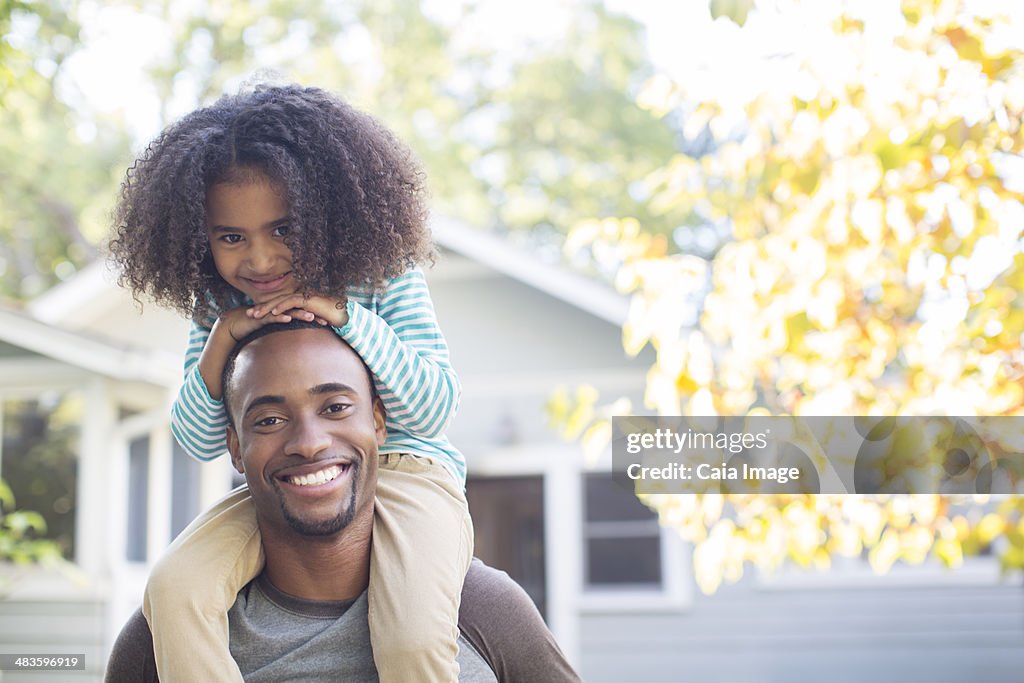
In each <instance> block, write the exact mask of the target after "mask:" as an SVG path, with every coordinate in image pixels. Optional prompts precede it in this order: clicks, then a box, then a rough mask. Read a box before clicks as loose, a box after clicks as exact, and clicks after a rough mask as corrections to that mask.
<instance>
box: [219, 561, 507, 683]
mask: <svg viewBox="0 0 1024 683" xmlns="http://www.w3.org/2000/svg"><path fill="white" fill-rule="evenodd" d="M228 624H229V634H230V636H229V640H230V646H231V656H232V657H234V658H235V661H236V662H238V666H239V668H240V669H241V670H242V676H243V677H244V678H245V680H246V681H247V682H249V683H262V682H264V681H266V682H267V683H279V682H280V681H292V680H294V681H340V680H344V681H368V682H370V681H377V680H378V679H377V669H376V668H375V667H374V665H373V651H372V649H371V647H370V629H369V626H368V621H367V598H366V592H365V591H364V592H363V594H362V595H360V596H359V597H358V598H356V599H355V600H348V601H341V602H322V601H316V600H304V599H302V598H297V597H295V596H293V595H288V594H286V593H282V592H281V591H279V590H277V588H275V587H274V585H273V584H271V583H270V582H269V581H268V580H267V579H266V578H265V577H264V576H262V575H260V576H259V577H257V578H256V579H255V580H254V581H252V582H251V583H250V584H249V585H247V586H246V587H245V588H243V589H242V591H241V592H240V593H239V594H238V599H237V600H235V604H234V605H233V606H232V607H231V610H230V611H229V612H228ZM458 662H459V669H460V672H459V680H460V681H468V682H472V683H478V682H479V683H484V682H486V683H496V682H497V678H495V675H494V672H493V671H491V668H490V667H489V666H488V664H487V662H486V661H485V660H484V659H483V657H481V656H480V654H479V653H478V652H477V651H476V650H475V649H474V648H473V646H472V645H471V644H470V643H469V642H468V641H467V640H466V639H465V638H463V637H462V636H460V637H459V656H458Z"/></svg>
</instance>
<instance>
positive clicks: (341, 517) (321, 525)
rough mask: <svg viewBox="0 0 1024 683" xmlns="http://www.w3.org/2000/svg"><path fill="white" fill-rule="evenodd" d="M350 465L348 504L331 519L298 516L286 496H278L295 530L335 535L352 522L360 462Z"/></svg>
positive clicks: (283, 510)
mask: <svg viewBox="0 0 1024 683" xmlns="http://www.w3.org/2000/svg"><path fill="white" fill-rule="evenodd" d="M349 467H350V471H349V473H348V475H349V477H351V481H352V486H351V489H350V490H349V497H348V505H347V506H346V507H345V510H344V511H342V512H339V513H338V514H337V515H335V516H334V517H331V518H330V519H321V520H312V521H311V520H308V519H303V518H301V517H298V516H297V515H295V514H294V513H293V512H292V511H291V510H290V509H289V508H288V506H287V505H285V502H284V497H283V496H280V495H279V496H278V500H279V501H280V502H281V514H282V515H284V519H285V521H286V522H288V526H290V527H291V528H292V530H293V531H295V532H296V533H299V534H302V535H303V536H333V535H334V534H337V533H338V532H340V531H341V530H342V529H344V528H345V527H347V526H348V525H349V524H350V523H351V522H352V519H353V517H355V514H356V493H357V487H358V483H359V463H357V462H353V463H352V464H351V465H350V466H349ZM275 488H276V482H275ZM278 493H279V494H280V491H278Z"/></svg>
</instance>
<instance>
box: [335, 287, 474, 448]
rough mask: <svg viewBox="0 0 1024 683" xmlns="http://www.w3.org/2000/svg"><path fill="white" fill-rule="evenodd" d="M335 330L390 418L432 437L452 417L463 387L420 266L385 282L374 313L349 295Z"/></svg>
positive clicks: (444, 427)
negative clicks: (341, 322) (366, 370)
mask: <svg viewBox="0 0 1024 683" xmlns="http://www.w3.org/2000/svg"><path fill="white" fill-rule="evenodd" d="M347 312H348V322H347V323H346V324H345V325H344V326H342V327H336V328H335V331H336V332H337V333H338V334H339V335H340V336H341V338H342V339H344V340H345V341H346V342H348V344H349V346H351V347H352V348H353V349H355V351H356V353H358V354H359V355H360V356H361V357H362V359H363V361H364V362H365V363H366V366H367V367H368V368H370V371H371V372H372V373H373V374H374V376H375V377H376V379H377V383H378V390H379V391H380V392H381V394H382V398H383V399H384V407H385V408H386V409H387V414H388V420H389V421H392V420H393V421H395V422H396V423H398V424H399V425H401V427H402V429H403V430H404V431H406V432H408V433H409V434H412V435H414V436H420V437H426V438H434V437H437V436H440V435H441V434H443V433H444V430H445V429H447V427H448V424H449V423H450V422H451V420H452V418H453V417H454V416H455V413H456V411H457V410H458V407H459V399H460V397H461V395H462V387H461V386H460V385H459V379H458V377H457V376H456V374H455V370H454V369H453V368H452V366H451V362H450V360H449V357H448V345H447V344H446V343H445V340H444V336H442V334H441V330H440V328H439V327H438V325H437V317H436V316H435V314H434V304H433V302H432V301H431V300H430V292H429V291H428V289H427V282H426V279H425V278H424V276H423V271H422V270H420V269H419V268H415V269H413V270H410V271H409V272H407V273H405V274H404V275H401V276H400V277H397V278H395V279H394V280H392V281H391V282H389V283H388V286H387V289H386V290H385V291H384V294H383V296H382V297H381V300H380V305H379V306H378V310H377V312H376V313H374V312H373V311H370V310H369V309H367V308H365V307H364V306H361V305H359V304H358V303H355V302H353V301H351V300H349V302H348V304H347Z"/></svg>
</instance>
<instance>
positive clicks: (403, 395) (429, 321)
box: [171, 268, 466, 486]
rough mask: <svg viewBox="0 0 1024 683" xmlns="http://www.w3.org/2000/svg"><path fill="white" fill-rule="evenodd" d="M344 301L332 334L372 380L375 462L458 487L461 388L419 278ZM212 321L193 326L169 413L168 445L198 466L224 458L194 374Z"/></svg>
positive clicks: (212, 408)
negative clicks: (380, 440) (380, 421)
mask: <svg viewBox="0 0 1024 683" xmlns="http://www.w3.org/2000/svg"><path fill="white" fill-rule="evenodd" d="M347 296H348V323H347V324H346V325H345V326H344V327H336V328H334V331H335V332H337V333H338V336H340V337H341V338H342V339H344V340H345V341H346V342H348V344H349V346H351V347H352V348H353V349H354V350H355V351H356V353H358V354H359V355H360V356H362V358H363V361H364V362H365V363H366V366H367V367H368V368H370V372H372V373H373V378H374V384H375V385H376V388H377V393H378V394H379V395H380V398H381V400H382V401H383V402H384V407H385V409H386V410H387V420H386V425H387V440H386V441H385V442H384V445H383V446H381V449H380V452H381V454H384V453H411V454H413V455H418V456H422V457H427V458H433V459H435V460H437V461H438V462H440V463H441V464H443V465H444V466H445V467H446V468H447V469H448V471H449V472H451V474H452V476H454V477H455V479H456V481H458V482H460V483H461V484H462V485H463V486H464V485H465V482H466V459H465V458H464V457H463V455H462V454H461V453H460V452H459V451H458V450H457V449H456V448H455V447H454V446H452V444H451V443H450V442H449V441H448V437H447V436H445V430H446V429H447V428H448V424H449V423H450V422H451V420H452V418H453V417H454V416H455V413H456V411H457V410H458V407H459V398H460V396H461V393H462V388H461V386H460V385H459V380H458V377H457V376H456V374H455V370H454V369H453V368H452V366H451V362H450V360H449V357H448V345H447V344H446V343H445V340H444V337H443V336H442V335H441V330H440V328H439V327H438V325H437V317H436V315H435V314H434V304H433V303H432V302H431V300H430V292H429V291H428V290H427V282H426V279H425V278H424V276H423V271H422V270H420V269H419V268H414V269H412V270H410V271H408V272H407V273H405V274H404V275H401V276H399V277H397V278H394V279H393V280H391V281H390V282H388V283H387V287H386V288H384V290H383V291H374V290H373V289H371V288H368V287H352V288H350V289H349V290H348V292H347ZM216 320H217V312H216V311H215V312H213V313H212V314H211V315H210V317H209V318H208V319H207V320H205V321H203V324H199V323H196V322H193V323H192V328H191V330H190V332H189V339H188V349H187V350H186V352H185V382H184V384H183V385H182V387H181V391H180V392H179V393H178V398H177V399H176V400H175V402H174V406H173V407H172V408H171V431H172V433H173V434H174V438H175V439H177V440H178V443H179V444H181V446H182V448H184V449H185V451H186V452H187V453H189V455H192V456H193V457H195V458H198V459H199V460H212V459H213V458H216V457H218V456H220V455H222V454H223V453H225V452H226V451H225V445H224V438H225V437H224V433H225V429H226V428H227V424H228V420H227V416H226V415H225V414H224V404H223V403H222V402H221V401H216V400H214V399H212V398H211V397H210V392H209V391H208V390H207V388H206V383H205V382H204V381H203V377H202V375H200V374H199V357H200V356H201V355H202V352H203V348H204V347H205V346H206V341H207V340H208V339H209V338H210V330H211V328H212V327H213V324H214V322H216Z"/></svg>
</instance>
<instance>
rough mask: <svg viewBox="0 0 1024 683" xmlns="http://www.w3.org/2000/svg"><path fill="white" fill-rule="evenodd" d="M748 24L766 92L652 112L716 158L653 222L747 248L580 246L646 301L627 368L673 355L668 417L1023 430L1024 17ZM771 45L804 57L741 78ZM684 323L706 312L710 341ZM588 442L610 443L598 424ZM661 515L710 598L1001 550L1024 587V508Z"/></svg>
mask: <svg viewBox="0 0 1024 683" xmlns="http://www.w3.org/2000/svg"><path fill="white" fill-rule="evenodd" d="M718 4H719V5H721V4H723V3H718ZM726 4H727V3H726ZM733 4H737V3H733ZM739 4H744V3H739ZM746 4H749V3H746ZM778 8H783V9H778ZM740 15H741V17H742V16H745V17H746V19H747V23H746V25H745V26H744V28H743V29H742V30H739V29H737V27H736V26H734V25H730V24H727V22H726V20H725V19H719V20H718V22H716V23H715V24H714V27H715V30H717V31H718V34H717V35H716V37H717V38H719V39H720V40H721V41H722V42H723V43H724V47H723V53H727V52H728V51H729V50H734V51H735V52H733V53H732V54H733V55H735V58H736V59H737V60H740V61H739V66H740V67H741V70H746V69H751V70H756V73H757V75H758V77H757V78H755V79H750V83H751V84H752V86H753V87H751V88H750V89H749V90H746V91H739V86H738V85H733V86H732V87H730V86H729V84H726V85H725V87H723V88H720V89H718V90H717V91H713V92H712V93H711V95H710V96H707V93H708V91H707V90H705V91H704V92H705V96H704V97H702V98H701V99H697V98H696V96H695V93H694V92H692V86H691V83H692V82H695V81H697V80H700V79H698V78H696V77H695V78H694V79H693V80H692V81H691V80H688V79H684V78H672V77H670V76H668V75H665V74H660V75H657V76H655V77H654V78H652V79H651V80H650V81H649V82H648V86H647V88H646V90H645V91H644V92H643V93H642V94H641V96H640V98H639V101H640V102H641V103H642V104H643V106H645V107H646V108H648V109H649V110H650V111H652V112H655V113H657V114H660V115H663V116H668V115H672V114H673V113H674V114H676V115H681V116H680V118H681V119H682V120H683V130H684V131H685V132H687V133H688V134H689V135H690V136H693V135H695V134H697V133H701V132H703V133H710V134H711V135H712V136H713V138H714V150H713V152H712V153H710V154H707V155H705V156H702V157H699V158H694V157H690V156H684V155H678V156H676V157H675V158H674V159H673V160H672V162H671V163H669V164H667V165H665V166H664V167H663V168H661V169H659V170H658V171H657V172H655V173H653V174H651V175H649V176H648V177H647V178H646V183H647V186H648V188H649V191H650V193H651V196H652V201H654V202H657V203H663V204H667V205H670V206H674V207H678V209H679V210H680V211H682V212H692V213H693V214H695V215H699V216H703V217H704V218H705V222H704V224H703V225H701V226H696V229H697V230H704V231H711V232H712V233H713V235H715V236H717V235H720V234H722V231H721V230H720V228H721V226H726V227H727V228H728V229H727V230H726V231H725V232H726V235H727V237H726V239H725V240H724V241H723V243H722V244H721V245H720V247H719V248H717V251H715V252H714V253H713V254H712V255H711V256H710V258H701V257H698V256H695V255H692V254H690V255H685V254H673V253H671V252H670V251H669V250H668V249H666V247H665V245H664V243H663V242H661V241H659V240H657V239H655V237H654V236H653V235H652V233H653V231H650V230H647V229H645V227H644V226H642V225H640V224H638V223H637V222H635V221H632V220H628V219H626V220H604V221H584V222H581V223H580V224H579V225H577V226H576V228H575V230H574V232H573V234H572V236H571V239H570V242H569V245H568V246H569V248H570V249H572V250H583V251H585V252H586V251H588V250H589V251H590V252H593V253H604V254H608V253H612V254H614V255H615V259H614V260H617V262H618V263H620V264H621V265H620V267H619V268H618V272H617V282H618V284H619V286H620V287H621V289H622V290H623V291H626V292H630V293H631V295H632V297H633V305H632V307H631V313H630V318H629V321H628V322H627V324H626V326H625V328H624V330H623V340H624V345H625V347H626V349H627V350H628V351H630V352H633V353H635V352H637V351H638V350H639V349H640V348H642V347H643V346H644V345H646V344H651V345H652V346H653V347H654V349H655V350H656V352H657V361H656V363H655V365H654V367H652V368H651V371H650V373H649V375H648V382H647V393H646V404H647V406H648V407H649V408H651V409H654V410H656V411H657V412H658V413H660V414H663V415H673V414H690V415H705V414H712V415H718V414H721V415H724V414H733V415H743V414H746V413H748V412H749V411H752V410H768V411H772V412H775V413H780V414H792V415H829V414H833V415H844V414H852V415H858V414H889V415H895V414H906V415H918V414H920V415H927V414H935V413H943V414H947V415H974V414H988V415H1020V414H1022V413H1024V390H1022V387H1021V378H1022V376H1024V354H1022V351H1021V344H1020V340H1021V338H1022V337H1021V335H1022V334H1024V299H1022V298H1021V297H1020V295H1019V292H1020V291H1021V289H1022V286H1024V254H1022V253H1021V251H1022V249H1021V242H1020V239H1021V226H1022V225H1024V220H1022V219H1024V208H1022V201H1024V174H1022V167H1024V157H1022V153H1024V135H1022V131H1021V119H1022V116H1024V52H1022V51H1021V46H1020V44H1019V41H1014V40H1013V39H1011V38H1010V36H1012V35H1016V34H1019V32H1020V31H1021V30H1022V28H1024V11H1022V10H1021V9H1019V8H1018V7H1017V6H1016V5H1013V6H1010V5H1008V4H999V3H986V4H978V3H969V2H962V1H959V0H904V1H903V2H901V3H899V4H898V5H897V4H896V3H854V2H826V3H818V2H809V1H798V0H794V1H793V2H787V3H769V2H758V3H755V8H754V9H753V10H752V11H751V12H750V14H749V16H748V15H746V14H745V11H743V12H740ZM798 23H799V24H800V29H799V31H798V32H797V31H793V30H792V27H793V26H794V25H795V24H798ZM730 26H731V28H730ZM787 26H788V27H789V30H787V31H783V29H784V28H786V27H787ZM752 31H760V33H758V34H756V35H757V36H759V37H761V38H764V36H765V35H767V34H768V33H770V32H772V31H777V32H779V33H781V34H783V36H782V37H783V38H788V39H790V40H792V39H794V36H798V35H799V36H805V37H806V39H805V40H802V41H796V42H797V43H798V47H796V48H795V49H793V50H792V51H789V50H790V48H789V47H787V48H786V49H783V50H782V51H781V52H776V53H774V54H773V55H772V56H771V57H770V58H768V59H764V58H761V56H760V55H749V57H748V58H747V59H746V61H743V59H744V58H743V55H744V50H745V46H747V45H749V44H751V43H752V42H753V38H754V36H751V35H747V34H748V33H750V32H752ZM703 82H704V83H705V84H706V82H707V79H704V80H703ZM684 301H694V302H696V305H697V306H698V308H699V325H697V326H691V325H690V324H689V323H688V321H687V320H685V316H684V313H683V312H681V309H682V308H683V307H682V306H681V305H680V304H681V302H684ZM587 403H589V405H590V406H591V407H592V406H593V400H592V399H590V400H588V402H587ZM575 415H576V417H577V418H580V417H581V416H582V417H584V418H588V417H590V416H592V415H593V412H592V410H591V408H588V407H587V405H584V406H583V407H582V408H580V407H579V406H578V407H577V411H576V413H575ZM575 427H576V433H581V432H582V431H583V429H584V428H588V429H589V432H588V435H589V437H590V438H591V439H592V440H593V438H594V437H595V436H602V435H603V436H604V437H607V434H608V432H607V425H606V424H604V423H602V422H601V421H600V420H598V421H597V422H591V421H589V420H587V419H583V420H580V419H577V424H576V425H575ZM645 501H646V502H647V503H648V504H649V505H650V506H651V507H652V508H654V509H655V510H657V511H658V513H659V515H660V518H661V520H662V522H663V523H665V524H668V525H671V526H674V527H676V528H677V529H679V531H680V532H681V533H682V534H683V535H684V536H685V537H686V538H688V539H690V540H692V541H694V542H695V544H696V550H695V554H694V562H695V568H696V575H697V579H698V582H699V584H700V586H701V587H702V588H703V589H704V590H706V591H713V590H715V588H716V587H717V586H718V584H719V581H720V580H721V578H722V577H723V576H724V577H725V578H727V579H733V578H735V577H737V576H738V575H739V574H740V573H741V572H742V570H743V567H744V565H745V564H746V563H756V564H758V565H759V566H762V567H773V566H777V565H778V564H779V563H780V562H782V561H783V560H784V559H787V558H788V559H789V560H792V561H795V562H797V563H798V564H801V565H811V564H814V565H827V564H828V563H829V561H830V556H831V554H832V553H844V554H854V555H856V554H860V553H861V552H868V554H869V559H870V560H871V563H872V566H873V567H874V568H875V569H876V570H877V571H885V570H886V569H888V567H889V566H891V564H892V563H893V562H895V561H897V560H904V561H909V562H917V561H921V560H923V559H924V558H925V557H927V556H928V555H929V554H931V555H934V556H936V557H938V558H939V559H940V560H942V561H943V562H945V563H946V564H948V565H956V564H958V563H959V562H960V561H961V558H962V556H963V554H964V553H970V552H977V551H978V550H979V549H981V548H983V547H988V546H989V544H991V543H992V542H993V541H997V543H996V546H995V547H996V550H997V552H999V553H1000V555H1001V560H1002V562H1003V565H1004V566H1005V567H1007V568H1011V567H1024V500H1022V499H1021V498H1020V497H1012V498H1008V499H1005V500H1000V501H995V502H994V503H991V504H990V506H989V507H988V508H985V509H984V510H981V509H975V510H973V511H970V510H968V511H964V510H962V509H961V508H960V507H957V505H956V504H957V503H963V502H964V501H958V500H953V499H950V498H948V497H941V496H915V497H905V496H897V497H892V498H866V497H859V496H857V497H854V496H850V497H846V498H837V497H827V496H785V497H777V498H773V497H761V496H718V495H704V496H648V497H645ZM993 505H994V508H993Z"/></svg>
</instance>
